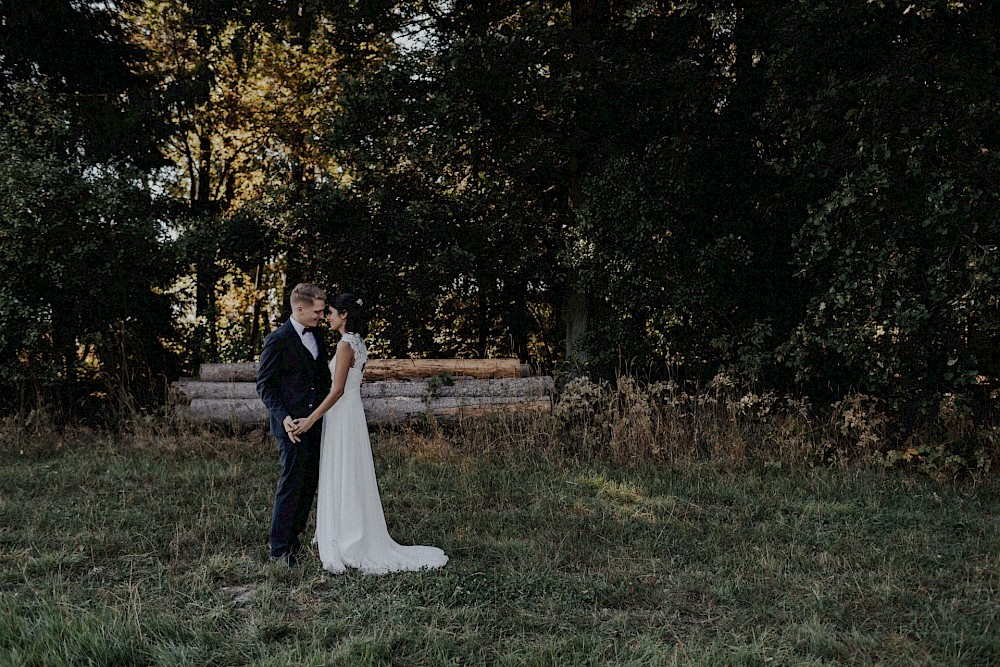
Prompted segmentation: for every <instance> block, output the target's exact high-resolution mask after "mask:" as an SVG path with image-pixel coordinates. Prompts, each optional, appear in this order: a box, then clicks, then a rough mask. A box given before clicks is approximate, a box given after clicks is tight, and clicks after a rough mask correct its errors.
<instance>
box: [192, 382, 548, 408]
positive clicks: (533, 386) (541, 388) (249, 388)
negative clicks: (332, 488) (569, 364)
mask: <svg viewBox="0 0 1000 667" xmlns="http://www.w3.org/2000/svg"><path fill="white" fill-rule="evenodd" d="M432 385H434V383H432ZM553 388H554V383H553V380H552V377H551V376H540V377H529V378H493V379H485V380H480V379H474V378H463V377H458V378H455V380H454V384H452V385H434V386H430V387H429V386H428V383H427V382H426V381H425V380H412V381H410V380H384V381H382V382H365V383H364V384H362V385H361V396H362V398H367V397H408V398H425V397H451V396H493V397H508V398H515V397H540V396H546V395H549V394H551V393H552V391H553ZM173 389H174V393H175V400H176V401H177V402H186V401H189V400H194V399H197V398H212V399H255V398H257V385H256V383H254V382H200V381H197V380H190V379H188V380H180V381H178V382H175V383H173Z"/></svg>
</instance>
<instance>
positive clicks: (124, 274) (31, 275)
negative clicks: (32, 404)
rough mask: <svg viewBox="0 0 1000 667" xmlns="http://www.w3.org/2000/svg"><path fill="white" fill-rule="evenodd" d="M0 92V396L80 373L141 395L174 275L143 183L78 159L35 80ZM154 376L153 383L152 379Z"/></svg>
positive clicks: (53, 101)
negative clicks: (11, 94) (0, 272)
mask: <svg viewBox="0 0 1000 667" xmlns="http://www.w3.org/2000/svg"><path fill="white" fill-rule="evenodd" d="M15 90H16V92H17V103H16V104H10V103H6V102H0V152H2V153H3V154H4V155H5V156H6V157H5V159H4V161H3V162H2V163H0V202H2V204H0V264H2V265H3V266H4V271H5V279H4V282H3V285H2V287H0V386H2V390H3V393H4V395H5V399H6V401H8V402H10V401H17V400H25V399H28V400H29V401H30V400H33V399H34V398H35V397H34V396H32V395H31V393H30V392H32V391H39V392H41V393H42V394H43V395H46V396H49V397H50V398H59V397H60V395H62V396H63V397H69V396H72V395H73V394H75V393H77V392H78V387H77V385H78V383H79V381H80V380H83V379H86V378H93V377H94V374H95V372H96V378H97V379H99V380H100V381H101V382H100V384H99V385H98V386H97V387H96V388H95V389H100V390H102V391H108V389H109V388H110V387H114V388H116V389H118V390H120V391H121V392H122V395H129V394H131V393H133V392H134V393H135V395H136V396H137V397H140V398H143V397H144V399H145V400H147V401H148V400H149V399H150V398H151V396H150V392H151V391H152V392H153V393H154V394H155V393H156V386H157V383H156V382H155V380H154V379H153V378H155V377H156V376H157V375H160V374H164V373H170V372H172V371H171V369H170V360H169V355H168V354H167V353H166V352H165V350H164V348H163V342H164V340H165V339H167V338H169V336H170V332H171V320H170V318H171V312H170V303H169V301H168V300H167V299H166V298H165V297H164V296H162V295H161V294H158V293H157V292H158V290H159V289H161V288H162V287H163V286H164V285H165V284H166V282H167V281H169V280H170V279H171V278H172V276H173V275H175V274H174V271H175V267H174V265H173V264H172V262H171V261H170V258H169V254H168V252H167V249H166V247H165V245H164V244H165V239H164V238H163V236H162V227H161V225H160V222H159V221H158V220H157V218H156V217H155V216H154V214H153V211H155V208H154V207H153V206H152V205H151V201H150V198H149V195H148V193H147V192H146V191H145V190H143V189H142V188H141V187H140V186H139V181H138V178H137V176H136V175H135V174H134V173H132V172H131V171H130V170H129V168H128V167H127V165H119V164H113V163H103V164H92V163H88V162H87V161H86V160H85V159H84V158H83V157H82V156H81V152H80V151H79V144H78V140H77V137H76V136H75V134H74V133H73V129H72V123H71V122H70V118H69V116H68V113H67V112H66V111H65V110H64V109H63V108H62V105H61V103H60V99H59V98H58V97H57V96H54V95H53V94H52V93H50V92H49V91H47V90H46V89H45V88H44V87H43V86H30V85H20V86H18V87H16V88H15ZM162 384H163V383H160V385H161V386H162Z"/></svg>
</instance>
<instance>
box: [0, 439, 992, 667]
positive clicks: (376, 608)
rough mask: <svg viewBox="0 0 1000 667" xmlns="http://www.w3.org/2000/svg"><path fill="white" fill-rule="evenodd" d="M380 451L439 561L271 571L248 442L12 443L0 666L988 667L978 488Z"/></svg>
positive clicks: (889, 477)
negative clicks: (420, 567) (385, 570)
mask: <svg viewBox="0 0 1000 667" xmlns="http://www.w3.org/2000/svg"><path fill="white" fill-rule="evenodd" d="M154 445H155V443H154ZM375 449H376V460H377V465H378V468H379V469H378V474H379V478H380V483H381V488H382V494H383V503H384V505H385V507H386V515H387V519H388V521H389V524H390V531H391V532H392V533H393V535H394V537H396V539H397V540H398V541H400V542H403V543H426V544H435V545H438V546H441V547H442V548H444V549H445V550H446V551H447V552H448V553H449V554H450V556H451V559H452V560H451V562H450V563H449V565H448V566H447V567H446V568H445V569H444V570H441V571H436V572H426V573H416V574H398V575H390V576H386V577H362V576H359V575H356V574H348V575H343V576H330V575H326V574H324V573H323V572H322V571H321V569H320V567H319V563H318V561H317V559H316V557H315V556H312V557H311V558H308V559H307V560H306V561H305V562H304V563H303V564H302V566H301V567H300V568H299V569H297V570H296V571H293V572H284V571H281V570H279V569H277V568H276V567H274V566H272V565H270V564H269V563H268V562H267V553H266V547H265V542H266V529H267V523H268V520H269V516H270V503H271V493H272V491H273V485H274V482H275V479H276V472H277V457H276V455H275V453H274V450H273V446H272V445H271V444H270V442H269V441H268V440H266V439H264V438H262V437H261V436H260V435H252V436H248V437H243V438H236V437H232V436H217V437H215V438H210V437H202V438H201V439H199V440H197V441H195V442H187V443H183V442H178V441H173V440H169V438H168V439H166V440H165V441H164V442H163V443H162V446H151V445H150V444H149V443H146V445H144V446H133V445H127V444H113V443H112V442H111V441H109V440H107V439H106V438H102V437H101V436H99V435H96V434H89V435H81V436H80V437H79V438H78V439H77V441H76V442H74V443H72V444H71V445H70V446H68V447H63V448H62V449H59V450H57V451H51V448H48V447H45V446H44V443H31V447H29V449H28V450H26V451H24V452H22V451H21V450H20V449H18V448H17V447H10V446H7V447H5V449H4V450H3V451H0V459H2V465H0V475H2V480H0V484H2V488H3V494H2V500H0V515H2V519H0V530H2V533H0V665H45V666H46V667H49V666H58V665H100V666H111V665H245V664H254V665H275V666H277V665H282V666H284V665H293V664H294V665H389V664H396V665H459V664H462V665H465V664H489V665H706V666H707V665H713V666H715V665H839V664H851V665H989V664H1000V626H998V620H1000V619H998V616H1000V600H998V592H1000V531H998V528H1000V521H998V515H997V512H998V510H1000V504H998V500H1000V498H998V496H1000V493H998V492H1000V482H998V481H997V480H995V479H993V480H986V481H983V482H980V483H978V484H975V485H972V484H967V485H949V484H941V483H939V482H935V481H933V480H930V479H927V478H923V477H915V476H912V475H908V474H904V473H900V472H895V471H886V470H844V469H821V470H814V471H806V472H790V471H788V470H782V469H777V468H763V467H762V468H758V469H745V470H741V471H736V472H731V471H726V470H722V469H719V468H718V467H715V466H712V465H707V464H701V465H692V466H688V467H684V468H673V469H671V468H667V467H659V468H657V467H654V466H642V467H623V466H613V465H611V464H608V463H601V462H586V461H583V462H581V461H574V460H567V459H563V458H560V457H557V456H555V455H552V454H540V453H537V452H531V451H520V452H519V451H504V450H502V449H497V450H496V451H493V452H490V453H487V454H483V453H481V452H480V453H476V452H471V451H463V448H462V446H461V443H460V442H455V443H454V446H449V445H448V443H447V442H446V441H445V440H444V439H442V438H441V437H437V438H416V439H413V438H409V439H408V436H407V435H406V434H392V435H384V436H381V437H376V438H375Z"/></svg>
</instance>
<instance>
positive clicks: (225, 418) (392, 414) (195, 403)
mask: <svg viewBox="0 0 1000 667" xmlns="http://www.w3.org/2000/svg"><path fill="white" fill-rule="evenodd" d="M363 401H364V406H365V414H366V416H367V418H368V421H369V422H370V423H373V424H387V423H401V422H405V421H408V420H410V419H413V418H415V417H418V416H420V415H424V414H431V415H434V416H436V417H440V418H443V419H452V418H458V417H462V416H471V415H481V414H488V413H493V412H507V411H516V412H522V411H523V412H540V411H547V410H551V408H552V401H551V399H550V398H549V397H547V396H545V397H537V398H523V397H506V398H505V397H443V398H432V399H430V400H427V401H425V400H424V399H421V398H413V397H392V398H387V397H380V398H379V397H370V398H367V399H363ZM174 409H175V411H176V414H177V416H178V417H180V418H181V419H185V420H190V421H194V422H212V423H222V424H263V423H265V422H266V420H267V410H266V409H265V408H264V404H263V403H261V402H260V400H259V399H245V398H241V399H221V398H196V399H193V400H192V401H191V404H190V405H179V406H176V407H175V408H174Z"/></svg>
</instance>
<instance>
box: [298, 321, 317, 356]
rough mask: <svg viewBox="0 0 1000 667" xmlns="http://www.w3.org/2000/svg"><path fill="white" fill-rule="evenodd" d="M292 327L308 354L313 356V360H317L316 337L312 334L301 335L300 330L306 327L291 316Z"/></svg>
mask: <svg viewBox="0 0 1000 667" xmlns="http://www.w3.org/2000/svg"><path fill="white" fill-rule="evenodd" d="M292 326H293V327H295V333H297V334H298V335H299V339H300V340H301V341H302V344H303V345H305V346H306V349H307V350H309V354H311V355H312V356H313V359H315V358H317V357H318V356H319V343H317V342H316V336H314V335H313V332H312V331H306V332H305V333H303V332H302V330H303V329H305V328H306V325H304V324H302V323H301V322H299V321H298V320H297V319H295V317H294V316H292Z"/></svg>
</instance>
